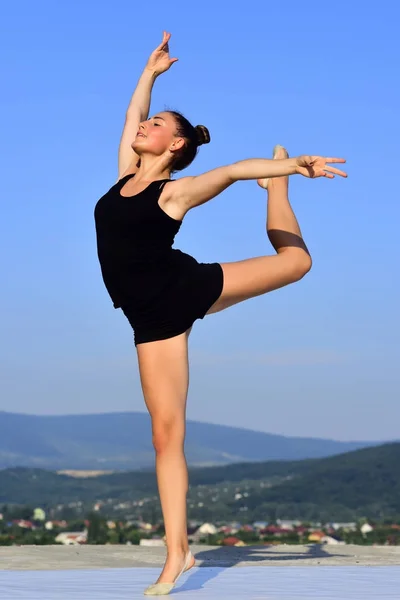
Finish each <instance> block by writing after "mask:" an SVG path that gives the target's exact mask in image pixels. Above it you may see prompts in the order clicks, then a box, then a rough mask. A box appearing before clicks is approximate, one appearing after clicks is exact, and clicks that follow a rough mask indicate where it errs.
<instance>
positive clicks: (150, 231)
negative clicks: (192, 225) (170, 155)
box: [94, 175, 182, 308]
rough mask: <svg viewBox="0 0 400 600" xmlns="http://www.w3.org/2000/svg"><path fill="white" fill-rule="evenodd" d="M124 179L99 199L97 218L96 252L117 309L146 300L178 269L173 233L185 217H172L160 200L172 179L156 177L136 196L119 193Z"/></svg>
mask: <svg viewBox="0 0 400 600" xmlns="http://www.w3.org/2000/svg"><path fill="white" fill-rule="evenodd" d="M132 177H134V175H126V176H125V177H123V178H122V179H120V180H119V181H118V182H117V183H116V184H115V185H114V186H113V187H112V188H111V189H110V190H109V191H108V192H107V193H106V194H105V195H104V196H103V197H102V198H100V200H99V201H98V202H97V204H96V207H95V211H94V216H95V224H96V236H97V253H98V257H99V261H100V266H101V271H102V275H103V280H104V283H105V286H106V288H107V290H108V293H109V294H110V296H111V299H112V301H113V304H114V307H115V308H118V307H120V306H123V305H124V304H128V303H130V302H139V303H140V302H145V301H148V300H149V299H150V298H151V296H152V292H153V291H154V289H153V288H154V277H157V288H158V289H160V288H163V287H164V286H165V285H166V284H167V283H168V279H169V278H170V276H171V271H173V270H174V262H175V261H174V257H175V251H174V250H173V249H172V245H173V243H174V239H175V235H176V234H177V233H178V231H179V229H180V226H181V223H182V221H178V220H176V219H173V218H172V217H170V216H169V215H167V213H166V212H164V211H163V209H162V208H161V207H160V205H159V204H158V200H159V197H160V195H161V191H162V189H163V187H164V185H165V183H167V182H168V181H170V180H169V179H163V180H159V181H153V182H152V183H150V185H148V186H147V187H146V188H145V189H144V190H143V191H141V192H139V193H138V194H135V195H134V196H129V197H125V196H122V195H121V189H122V187H123V186H124V185H125V183H126V182H127V181H128V180H129V179H131V178H132Z"/></svg>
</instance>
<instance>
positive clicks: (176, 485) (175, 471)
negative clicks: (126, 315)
mask: <svg viewBox="0 0 400 600" xmlns="http://www.w3.org/2000/svg"><path fill="white" fill-rule="evenodd" d="M188 335H189V332H186V333H184V334H182V335H179V336H176V337H174V338H171V339H168V340H162V341H159V342H150V343H147V344H138V346H137V352H138V360H139V371H140V378H141V383H142V389H143V394H144V399H145V403H146V406H147V408H148V410H149V413H150V416H151V423H152V433H153V445H154V448H155V453H156V473H157V483H158V490H159V494H160V501H161V508H162V512H163V518H164V525H165V533H166V541H167V560H166V563H165V565H164V569H163V571H162V572H161V575H160V577H159V579H158V580H157V582H159V583H173V582H174V580H175V578H176V577H177V576H178V574H179V573H180V571H181V569H182V567H183V564H184V559H185V556H186V554H187V551H188V538H187V517H186V495H187V491H188V472H187V465H186V459H185V455H184V440H185V418H186V400H187V392H188V384H189V369H188ZM193 565H194V559H193V560H191V562H190V563H189V565H188V568H191V567H192V566H193Z"/></svg>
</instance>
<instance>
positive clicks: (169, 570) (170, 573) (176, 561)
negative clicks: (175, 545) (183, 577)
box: [157, 553, 196, 583]
mask: <svg viewBox="0 0 400 600" xmlns="http://www.w3.org/2000/svg"><path fill="white" fill-rule="evenodd" d="M186 556H187V553H181V554H171V555H168V556H167V560H166V561H165V565H164V568H163V570H162V571H161V574H160V577H159V578H158V579H157V583H174V581H175V579H176V578H177V577H178V575H179V573H180V572H181V570H182V568H183V565H184V563H185V559H186ZM195 562H196V561H195V558H194V556H191V557H190V560H189V564H188V566H187V568H186V569H185V571H184V572H185V573H186V571H189V569H191V568H192V567H194V565H195Z"/></svg>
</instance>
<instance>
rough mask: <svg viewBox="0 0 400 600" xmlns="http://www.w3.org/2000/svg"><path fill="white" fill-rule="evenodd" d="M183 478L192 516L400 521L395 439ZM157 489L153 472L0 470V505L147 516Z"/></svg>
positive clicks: (155, 505) (194, 471)
mask: <svg viewBox="0 0 400 600" xmlns="http://www.w3.org/2000/svg"><path fill="white" fill-rule="evenodd" d="M189 480H190V490H189V497H188V500H189V506H190V511H189V513H190V518H192V519H201V520H204V521H206V520H232V519H234V520H237V519H238V517H239V515H241V516H243V517H245V518H246V519H249V520H250V521H251V520H252V519H253V520H258V519H265V520H273V519H275V518H277V517H279V518H299V519H305V520H322V521H330V520H335V519H336V520H345V521H348V520H354V519H358V518H362V517H367V518H372V519H384V518H392V519H399V518H400V443H392V444H384V445H382V446H378V447H373V448H365V449H362V450H357V451H353V452H349V453H344V454H340V455H338V456H333V457H329V458H323V459H309V460H303V461H280V462H279V461H270V462H256V463H240V464H231V465H225V466H223V467H222V466H219V467H202V468H191V469H190V474H189ZM198 486H201V487H200V488H199V487H198ZM238 491H243V492H244V491H245V492H246V496H244V495H243V496H242V497H241V499H240V500H237V499H236V498H235V496H236V494H237V492H238ZM200 493H201V503H200V504H201V508H199V507H198V500H199V497H200ZM156 494H157V489H156V477H155V473H154V470H151V471H150V470H149V471H136V472H119V473H113V474H109V475H101V476H99V477H95V478H89V479H76V478H73V477H69V476H66V475H60V474H57V473H54V472H50V471H45V470H41V469H25V468H13V469H4V470H2V471H0V506H1V504H3V503H4V504H5V503H10V504H11V503H16V504H26V505H30V506H44V507H46V508H48V507H51V506H52V507H54V506H56V505H58V504H63V505H66V504H68V503H71V502H77V501H80V502H83V504H84V505H85V507H86V509H85V510H89V509H90V506H92V505H93V503H94V502H97V501H99V500H100V501H101V500H102V501H104V502H105V505H104V506H105V508H104V510H105V511H107V512H108V513H110V514H112V511H113V510H114V509H113V505H116V504H119V503H120V502H123V503H127V504H128V511H129V512H130V514H132V513H134V511H135V510H137V511H139V512H138V514H147V515H151V514H155V513H157V511H159V501H158V499H157V496H156ZM143 498H146V502H147V503H146V504H145V507H144V508H142V507H141V508H138V509H135V508H134V507H133V504H132V503H133V502H134V501H136V500H138V499H143ZM216 498H217V502H215V499H216ZM140 505H141V504H140ZM243 507H245V514H243V512H242V508H243ZM146 511H147V512H146ZM153 511H155V513H154V512H153ZM118 514H120V515H121V513H118ZM147 518H149V517H147Z"/></svg>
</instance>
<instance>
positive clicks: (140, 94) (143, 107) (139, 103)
mask: <svg viewBox="0 0 400 600" xmlns="http://www.w3.org/2000/svg"><path fill="white" fill-rule="evenodd" d="M156 77H157V75H156V74H155V73H154V72H152V71H150V70H149V69H147V68H145V69H144V71H143V73H142V75H141V77H140V79H139V81H138V84H137V86H136V89H135V91H134V93H133V96H132V98H131V101H130V103H129V106H128V110H127V111H126V116H125V124H124V129H123V132H122V136H121V141H120V144H119V150H118V177H119V178H121V177H122V176H123V174H124V173H125V171H128V170H129V172H133V171H134V170H135V168H136V167H137V163H138V160H139V157H138V155H137V154H136V152H134V151H133V150H132V148H131V145H132V142H133V140H134V139H135V137H136V133H137V131H138V129H139V124H140V123H141V122H142V121H145V120H146V119H147V117H148V115H149V110H150V101H151V91H152V89H153V85H154V82H155V80H156Z"/></svg>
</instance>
